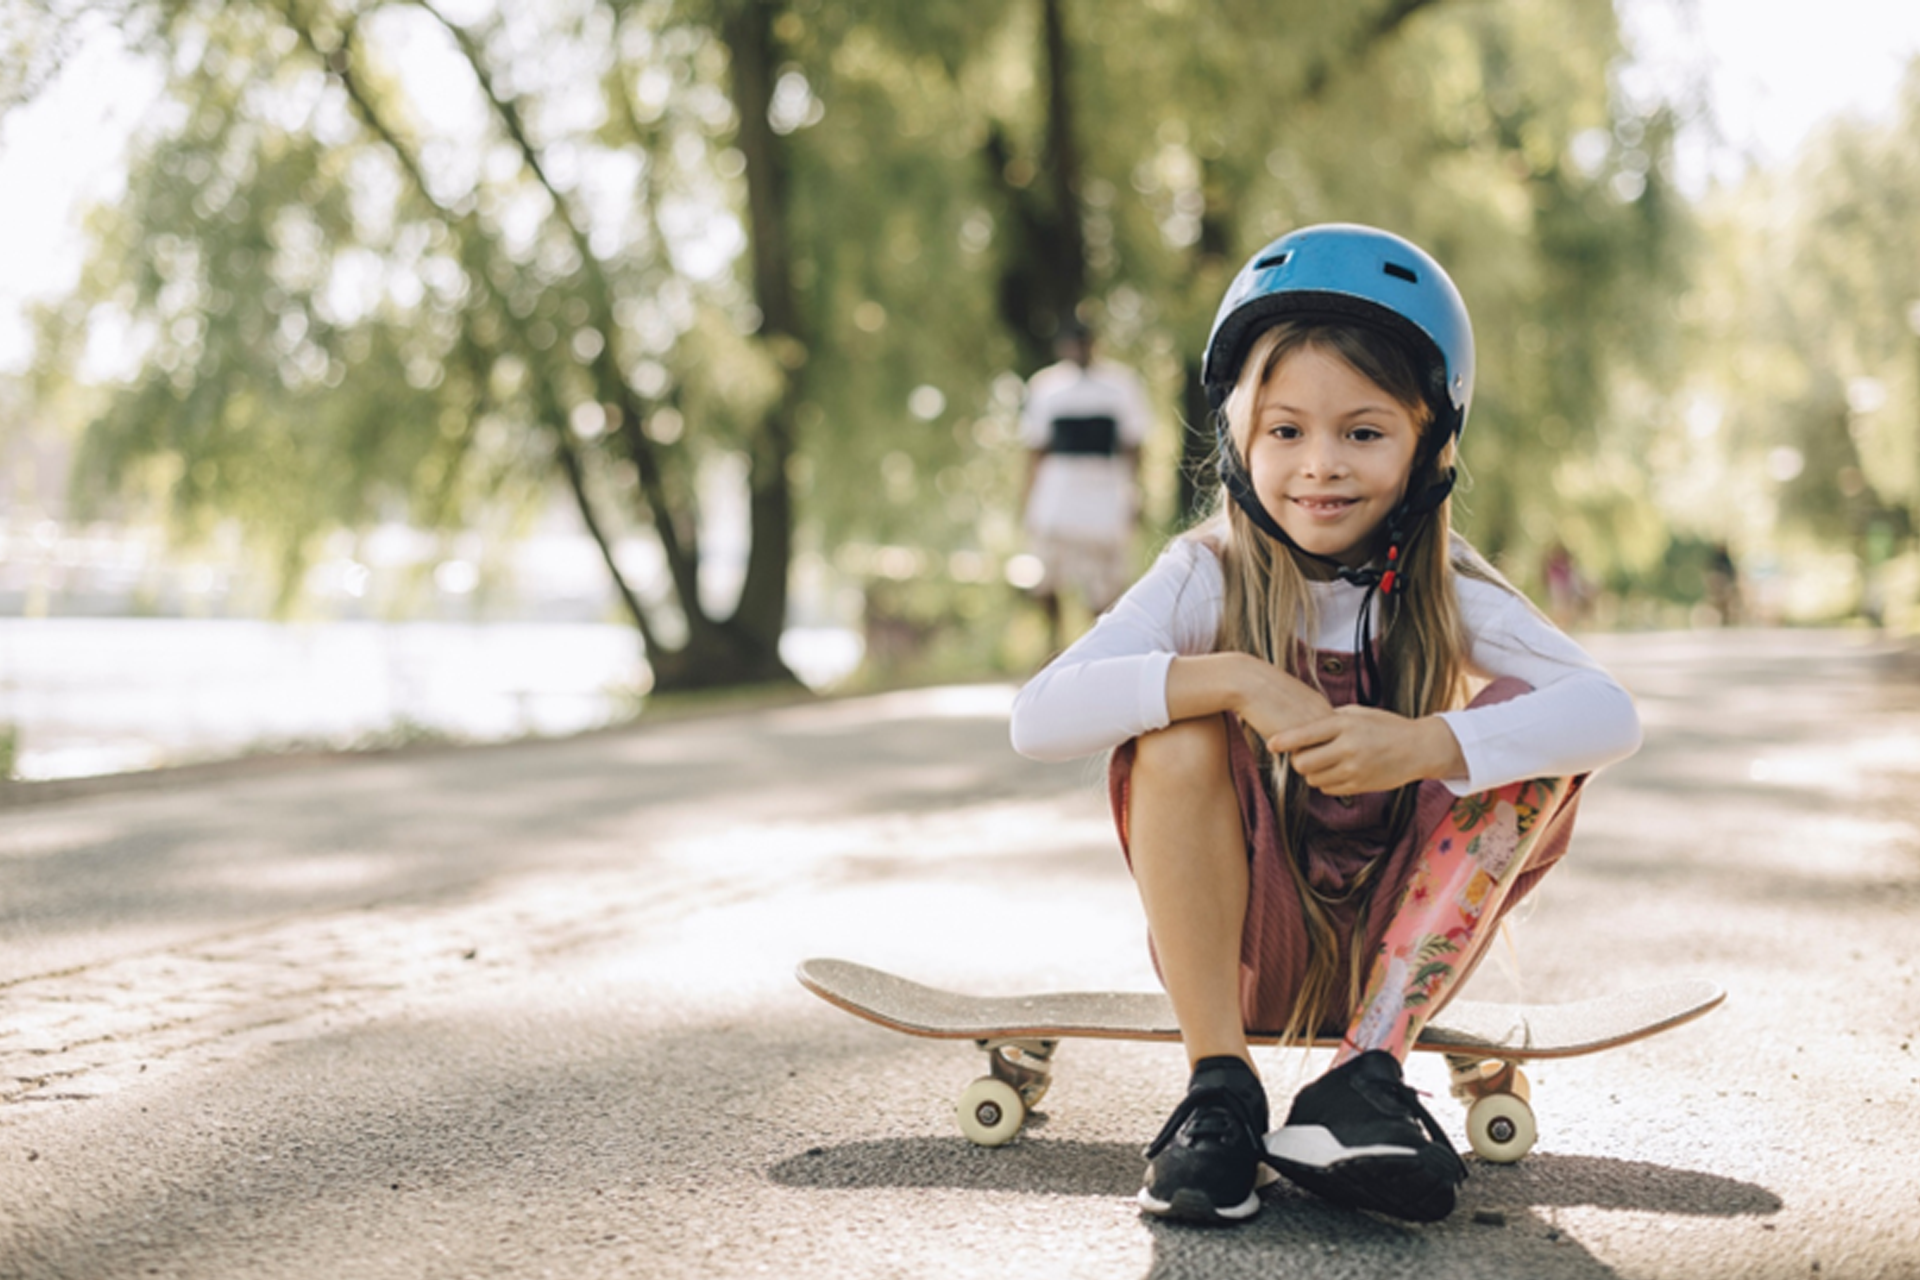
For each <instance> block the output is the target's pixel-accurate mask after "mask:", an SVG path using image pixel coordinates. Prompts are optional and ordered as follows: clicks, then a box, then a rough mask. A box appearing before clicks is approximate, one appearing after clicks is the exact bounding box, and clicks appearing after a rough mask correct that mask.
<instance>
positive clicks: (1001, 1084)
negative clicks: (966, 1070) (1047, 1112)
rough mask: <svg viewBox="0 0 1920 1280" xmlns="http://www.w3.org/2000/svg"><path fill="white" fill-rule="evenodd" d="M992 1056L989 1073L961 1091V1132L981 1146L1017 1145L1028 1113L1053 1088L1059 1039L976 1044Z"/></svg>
mask: <svg viewBox="0 0 1920 1280" xmlns="http://www.w3.org/2000/svg"><path fill="white" fill-rule="evenodd" d="M974 1043H975V1044H976V1045H978V1046H979V1047H980V1049H981V1050H982V1052H984V1053H985V1054H986V1055H987V1074H986V1075H984V1076H981V1077H980V1078H979V1079H978V1080H975V1081H974V1082H973V1083H972V1084H970V1085H968V1086H967V1087H966V1088H965V1089H963V1090H961V1093H960V1100H959V1102H958V1103H956V1104H955V1106H954V1113H955V1117H956V1118H957V1119H958V1120H959V1122H960V1132H961V1133H963V1134H965V1135H966V1136H967V1139H968V1140H969V1141H971V1142H973V1143H975V1144H976V1145H978V1146H982V1147H998V1146H1004V1145H1005V1144H1007V1143H1009V1142H1011V1141H1013V1139H1014V1136H1015V1135H1017V1134H1018V1133H1019V1132H1020V1126H1021V1125H1023V1124H1025V1123H1026V1119H1027V1113H1028V1112H1029V1111H1031V1110H1033V1108H1035V1107H1037V1106H1039V1105H1040V1099H1041V1098H1043V1097H1045V1096H1046V1093H1047V1089H1048V1088H1049V1087H1050V1086H1051V1085H1052V1084H1053V1051H1054V1050H1055V1049H1056V1048H1058V1047H1059V1045H1060V1042H1059V1041H1058V1040H1027V1039H1020V1040H976V1041H974Z"/></svg>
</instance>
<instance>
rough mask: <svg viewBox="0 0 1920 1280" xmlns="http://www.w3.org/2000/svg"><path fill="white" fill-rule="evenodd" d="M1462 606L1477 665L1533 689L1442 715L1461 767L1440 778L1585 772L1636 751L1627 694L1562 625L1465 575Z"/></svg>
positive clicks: (1466, 788)
mask: <svg viewBox="0 0 1920 1280" xmlns="http://www.w3.org/2000/svg"><path fill="white" fill-rule="evenodd" d="M1460 605H1461V609H1462V612H1463V614H1464V616H1465V619H1466V623H1467V630H1468V633H1469V635H1470V636H1471V638H1472V648H1471V651H1470V653H1469V658H1470V660H1471V662H1472V664H1473V666H1474V667H1475V668H1476V669H1477V670H1479V671H1480V672H1481V673H1482V674H1485V675H1487V676H1511V677H1514V678H1516V679H1519V680H1522V681H1524V682H1526V683H1527V684H1529V685H1531V686H1533V691H1532V692H1531V693H1527V694H1524V695H1522V696H1521V697H1518V698H1514V699H1511V700H1510V701H1507V702H1502V703H1497V704H1495V705H1492V706H1486V707H1473V708H1470V709H1465V710H1460V711H1448V712H1443V713H1442V714H1441V716H1440V717H1439V718H1440V719H1442V720H1444V721H1445V722H1446V723H1447V725H1448V727H1449V728H1451V729H1452V730H1453V734H1454V737H1455V738H1456V739H1457V740H1458V741H1459V744H1460V751H1461V756H1462V759H1463V761H1464V763H1465V766H1466V770H1465V772H1464V774H1461V775H1457V776H1454V777H1449V778H1447V779H1445V781H1446V783H1447V785H1448V786H1449V787H1450V788H1451V789H1452V790H1453V792H1454V793H1455V794H1457V795H1469V794H1471V793H1473V792H1476V791H1485V790H1488V789H1490V788H1493V787H1500V786H1505V785H1506V784H1507V783H1510V782H1518V781H1520V780H1521V779H1524V778H1540V777H1558V778H1564V777H1573V776H1576V775H1579V774H1583V773H1591V772H1592V771H1593V770H1595V769H1598V768H1600V767H1601V766H1603V765H1608V764H1612V763H1613V762H1614V761H1616V760H1621V759H1624V758H1626V757H1627V756H1630V755H1632V754H1633V752H1634V751H1635V750H1636V749H1638V747H1639V746H1640V716H1639V713H1638V712H1637V711H1636V710H1635V709H1634V705H1633V698H1632V697H1631V696H1630V695H1629V694H1628V693H1627V691H1626V689H1625V688H1623V687H1622V686H1621V684H1620V682H1619V681H1617V680H1615V679H1614V678H1613V677H1612V676H1611V675H1609V674H1608V673H1607V672H1606V670H1605V669H1604V668H1602V667H1601V666H1600V664H1599V663H1598V662H1596V661H1594V659H1593V658H1592V656H1591V655H1589V654H1588V653H1587V651H1586V650H1584V649H1582V648H1581V647H1580V646H1579V645H1578V644H1576V643H1574V641H1573V640H1572V639H1571V638H1570V637H1568V636H1567V635H1566V633H1564V632H1562V631H1561V630H1560V629H1559V628H1557V627H1555V626H1554V625H1553V624H1552V623H1551V622H1549V621H1547V620H1546V618H1544V617H1542V616H1541V615H1540V614H1539V613H1538V612H1537V611H1536V610H1534V609H1533V608H1532V607H1531V606H1530V605H1528V604H1527V602H1526V601H1525V600H1523V599H1521V598H1519V597H1518V596H1515V595H1513V594H1511V593H1510V592H1508V591H1506V590H1504V589H1502V588H1500V587H1497V586H1494V585H1492V584H1490V583H1485V582H1480V581H1477V580H1474V579H1465V578H1463V579H1461V581H1460Z"/></svg>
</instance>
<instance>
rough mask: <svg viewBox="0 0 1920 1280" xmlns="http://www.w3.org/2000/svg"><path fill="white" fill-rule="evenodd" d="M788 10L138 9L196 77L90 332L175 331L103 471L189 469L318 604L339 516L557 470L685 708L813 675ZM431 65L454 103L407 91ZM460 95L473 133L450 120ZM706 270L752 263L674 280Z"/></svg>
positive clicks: (133, 195)
mask: <svg viewBox="0 0 1920 1280" xmlns="http://www.w3.org/2000/svg"><path fill="white" fill-rule="evenodd" d="M780 13H781V9H780V7H779V6H777V5H771V4H763V3H746V2H743V3H739V4H733V5H723V6H718V7H717V8H716V9H714V10H713V11H711V12H705V11H703V12H683V11H682V8H681V7H680V6H675V5H671V4H667V3H664V2H663V3H652V4H646V3H642V4H632V5H619V6H614V5H603V4H594V3H587V2H585V0H582V2H581V3H578V4H568V3H556V4H553V5H549V6H543V7H542V8H541V9H539V10H537V11H533V12H524V13H523V12H518V11H516V12H514V13H512V14H506V13H501V14H495V15H492V16H488V17H484V18H482V19H479V20H477V21H474V22H471V23H462V22H458V21H455V20H454V19H453V18H452V17H450V16H449V15H448V14H447V13H445V12H443V11H442V10H440V9H439V8H437V7H435V6H434V5H433V4H432V3H429V2H428V0H415V2H413V3H407V4H395V5H371V6H367V7H364V8H360V7H353V6H350V5H342V4H334V3H330V2H328V0H314V2H311V3H308V2H305V0H289V2H288V3H286V4H284V5H270V4H264V3H263V4H257V5H235V4H218V5H215V4H196V3H168V4H155V5H139V6H134V7H132V8H130V9H128V10H127V11H126V13H125V14H124V15H123V17H124V18H126V19H129V20H144V21H146V22H148V23H150V24H151V25H150V28H149V30H148V34H147V37H146V40H145V43H146V45H147V46H148V47H149V48H151V49H153V50H155V51H156V54H157V55H158V56H162V57H164V58H166V59H168V62H169V66H170V68H171V70H172V80H171V86H170V93H169V98H170V100H171V102H172V103H173V104H175V107H176V110H177V111H178V112H179V113H180V116H179V127H178V128H174V129H169V130H165V131H162V132H160V133H159V134H158V135H156V136H155V137H154V138H153V139H152V140H151V141H150V142H149V144H148V148H147V150H146V152H145V153H144V154H143V155H142V156H141V157H140V159H139V161H138V162H137V164H136V170H135V174H134V177H133V180H132V184H131V190H130V192H129V199H128V200H127V201H126V202H125V204H124V205H123V206H122V207H121V208H120V209H118V210H116V211H113V212H112V213H111V214H109V215H106V216H103V219H102V223H101V228H100V232H99V234H100V237H101V241H102V252H101V253H100V254H99V255H98V256H97V258H96V260H95V265H94V269H93V271H92V272H91V273H90V276H89V281H88V287H87V289H86V290H85V291H83V293H82V295H81V296H79V297H77V298H76V299H75V300H74V302H73V304H72V306H70V307H69V309H68V312H67V316H66V319H67V321H68V323H67V324H66V325H65V326H64V337H65V340H66V341H65V347H66V350H67V351H68V352H69V354H71V353H72V351H73V349H74V344H75V343H76V342H77V341H78V338H79V335H80V334H81V332H82V330H83V329H84V327H85V322H86V320H87V319H89V318H91V317H93V316H94V314H95V309H96V308H99V307H103V306H105V307H112V308H115V309H117V310H118V311H120V312H121V313H123V314H125V315H127V316H129V317H131V318H132V323H133V324H134V325H135V326H136V327H138V328H140V329H142V330H144V331H145V332H147V333H148V334H150V335H151V339H152V341H151V346H150V349H149V352H148V358H147V360H146V362H145V365H144V368H143V369H142V371H141V373H140V374H139V376H138V377H137V378H136V379H135V380H134V381H133V383H132V385H131V386H129V387H128V388H127V389H126V390H125V391H124V392H123V393H121V394H119V395H117V396H116V397H115V398H114V399H113V401H112V403H111V405H110V406H109V408H108V409H107V411H106V412H105V413H104V414H103V415H102V416H101V418H100V419H99V421H98V422H96V423H95V424H94V427H93V429H92V430H91V431H90V432H89V434H88V439H87V452H86V455H85V457H86V462H87V464H88V466H87V468H86V470H87V471H88V473H89V474H94V475H98V476H101V477H104V478H105V480H106V482H107V483H108V484H110V485H113V486H116V487H117V486H121V485H125V484H128V483H134V484H138V483H139V482H140V480H141V478H142V477H143V476H150V475H152V474H153V473H155V472H156V471H157V472H158V474H159V475H160V477H161V478H162V479H163V480H166V481H170V482H171V483H172V486H173V489H172V492H173V501H174V505H175V508H176V510H177V511H178V512H179V514H180V516H181V517H182V519H183V520H185V521H188V522H191V521H193V520H196V519H206V518H209V517H211V516H212V515H213V514H214V513H216V512H218V513H229V514H234V513H237V514H239V515H240V516H241V517H242V518H243V519H244V520H246V522H247V523H248V525H249V527H251V528H254V529H255V530H257V531H258V532H259V533H260V534H262V535H263V536H266V537H270V538H273V539H275V540H276V542H277V545H278V558H279V559H280V561H281V563H282V565H283V567H284V569H285V571H286V572H285V574H284V580H285V581H287V582H292V581H295V580H296V579H295V571H296V570H297V569H298V567H299V565H300V564H301V562H302V561H303V559H304V557H305V555H306V554H307V549H308V547H309V546H310V544H311V541H312V539H313V537H314V536H315V535H316V534H318V533H320V532H322V531H323V530H324V529H325V528H327V527H329V526H330V525H333V524H348V525H352V524H354V523H357V522H363V521H365V520H366V519H368V518H369V517H370V516H371V515H372V514H374V513H375V512H377V511H379V510H382V509H385V508H392V507H400V508H402V509H405V510H407V511H408V512H409V513H410V514H411V515H412V517H413V518H415V519H418V520H422V521H424V522H427V523H429V524H432V525H436V526H446V525H450V524H457V523H459V522H460V521H461V520H462V519H463V518H465V517H468V516H470V515H471V514H472V513H473V511H474V509H475V504H476V503H477V502H479V501H481V500H482V499H488V498H490V499H492V500H495V501H498V500H500V499H501V497H502V495H505V496H507V497H509V498H516V497H517V499H518V500H519V501H522V502H531V501H533V500H535V498H536V496H537V494H538V492H539V490H540V488H541V485H540V481H541V480H542V479H543V478H544V477H546V476H548V475H553V474H557V475H558V476H560V477H561V478H562V479H563V480H564V481H565V483H566V485H567V487H568V490H569V491H570V492H571V493H572V494H573V496H574V499H575V501H576V503H577V504H578V507H579V510H580V513H581V515H582V517H583V519H584V521H585V523H586V525H587V528H588V530H589V532H590V533H591V534H592V535H593V536H594V538H595V539H596V541H597V542H598V543H599V545H600V547H601V549H602V552H603V555H604V558H605V561H606V565H607V568H608V571H609V574H610V575H611V577H612V579H613V581H614V582H615V584H616V586H617V588H618V590H619V592H620V595H621V598H622V599H623V600H624V601H625V603H626V605H627V607H628V610H629V611H630V613H631V614H632V616H633V618H634V621H635V623H636V625H637V626H638V627H639V628H640V631H641V633H642V635H643V637H644V639H645V642H646V646H647V651H648V658H649V661H650V663H651V665H652V666H653V668H654V671H655V675H656V679H657V681H658V683H659V685H660V686H661V687H663V688H684V687H696V686H701V685H710V684H728V683H741V682H748V681H756V680H768V679H790V676H788V674H787V672H786V669H785V667H784V666H783V665H782V663H781V661H780V658H779V652H778V643H779V634H780V628H781V625H782V623H783V620H784V616H785V606H786V595H787V574H786V569H787V562H788V557H789V551H790V544H791V538H792V529H793V520H794V516H793V510H792V503H791V495H790V487H789V486H790V480H789V472H790V463H791V460H792V458H793V456H794V450H795V444H794V436H795V431H794V424H793V419H794V412H795V405H796V404H797V402H798V394H797V391H796V386H797V384H798V382H799V380H800V378H801V377H802V376H803V373H802V371H803V370H804V367H805V365H806V350H805V342H804V337H803V334H804V325H803V324H802V322H801V319H800V317H799V315H798V313H797V311H796V308H795V306H794V302H793V295H794V290H793V288H792V283H791V280H790V279H789V278H788V276H787V269H788V268H787V264H788V263H789V261H790V256H789V254H788V252H787V249H786V245H785V237H786V234H787V230H786V228H787V221H788V216H789V215H788V209H787V197H786V180H785V168H786V160H785V157H784V155H783V152H784V150H785V142H784V140H783V138H782V137H781V136H780V135H779V134H778V133H777V132H775V131H774V130H773V129H772V128H771V127H770V125H769V110H770V107H771V105H772V99H773V96H774V91H775V88H774V76H775V74H776V69H777V62H776V52H775V48H774V36H773V29H774V27H775V25H776V24H777V22H778V18H779V16H780ZM422 51H424V52H425V53H427V54H429V55H431V57H432V59H433V62H432V64H431V65H433V66H434V67H436V68H437V70H438V77H437V79H436V80H435V81H434V82H433V83H431V84H428V85H425V86H423V85H422V83H421V80H420V76H419V73H417V72H416V73H415V74H414V76H413V77H412V79H409V77H408V75H407V74H405V69H406V67H407V64H408V63H409V57H408V55H409V54H410V53H418V52H422ZM436 92H439V93H459V94H464V95H466V96H467V97H468V98H469V99H470V104H469V105H470V108H471V109H470V111H469V112H468V113H467V115H466V116H465V117H464V119H458V120H455V121H454V122H452V123H451V124H449V123H447V122H445V121H436V120H435V118H434V112H433V107H434V106H435V105H436V104H434V103H432V102H431V101H423V100H422V95H423V93H424V94H432V93H436ZM463 129H464V130H465V132H464V133H462V132H461V131H462V130H463ZM726 156H732V157H734V160H733V161H732V162H731V163H728V162H725V161H724V160H722V162H721V163H718V164H716V157H726ZM609 181H611V182H616V183H623V184H625V186H626V189H625V190H623V191H615V190H608V189H604V188H603V187H596V185H595V184H596V183H606V182H609ZM736 207H739V208H743V209H744V211H745V214H744V217H741V218H738V219H736V218H735V217H734V216H733V210H734V209H735V208H736ZM676 222H677V223H678V225H679V230H678V232H677V233H676V230H675V227H674V226H672V225H670V224H672V223H676ZM703 224H704V228H705V229H704V230H703V229H702V226H703ZM703 236H704V240H703V238H702V237H703ZM741 251H744V253H745V255H746V256H747V258H748V259H749V260H750V267H749V270H748V271H747V272H746V273H745V278H744V280H737V279H736V278H735V276H734V275H733V274H732V271H731V258H732V257H733V256H734V255H735V254H737V253H739V252H741ZM701 255H706V256H707V257H718V259H719V260H717V261H714V262H711V263H706V262H700V263H696V265H695V266H694V267H693V269H691V270H689V269H688V268H687V267H686V266H685V265H684V264H683V263H680V262H676V261H675V258H676V256H679V257H683V258H684V257H693V258H699V257H700V256H701ZM60 329H61V326H60V325H58V324H57V323H56V325H55V326H54V330H55V332H54V338H55V340H56V341H55V346H56V348H57V347H58V346H59V339H60V338H61V337H62V334H61V333H60ZM690 419H697V421H698V423H699V427H700V429H699V430H698V431H695V432H688V431H686V429H685V424H686V423H687V422H688V421H689V420H690ZM725 452H737V453H738V454H739V455H741V456H744V457H745V458H746V459H747V461H748V465H747V488H748V492H749V495H750V506H749V509H750V512H751V516H752V520H753V540H752V544H751V550H750V552H749V553H748V556H747V559H746V563H745V565H744V568H743V570H742V573H741V586H740V590H739V592H738V596H737V603H733V604H732V607H731V609H730V610H728V609H727V608H726V606H725V604H724V603H723V604H720V605H718V606H717V605H716V603H715V602H714V601H713V600H712V598H711V597H712V596H713V595H714V594H715V593H713V592H712V591H710V590H706V589H703V586H702V582H701V577H702V556H701V547H700V525H699V506H698V502H697V484H696V481H697V477H698V474H699V470H700V468H701V467H702V466H703V465H704V464H705V463H706V461H707V460H708V459H710V458H712V457H714V456H717V455H719V454H722V453H725ZM623 524H625V525H631V526H633V527H637V528H641V529H644V530H645V531H646V532H647V533H649V534H650V535H651V538H652V540H653V543H654V545H655V546H657V548H658V551H659V562H660V565H661V566H662V572H661V573H660V574H658V575H657V576H656V577H655V579H654V580H653V581H652V582H649V583H644V584H637V583H636V582H634V581H633V580H631V577H630V575H629V573H628V571H627V570H626V569H625V567H623V566H622V565H621V564H620V562H619V561H618V559H617V558H616V556H615V554H614V540H615V537H616V535H617V533H618V532H619V530H620V528H621V527H622V525H623ZM649 592H650V593H651V594H648V593H649Z"/></svg>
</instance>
